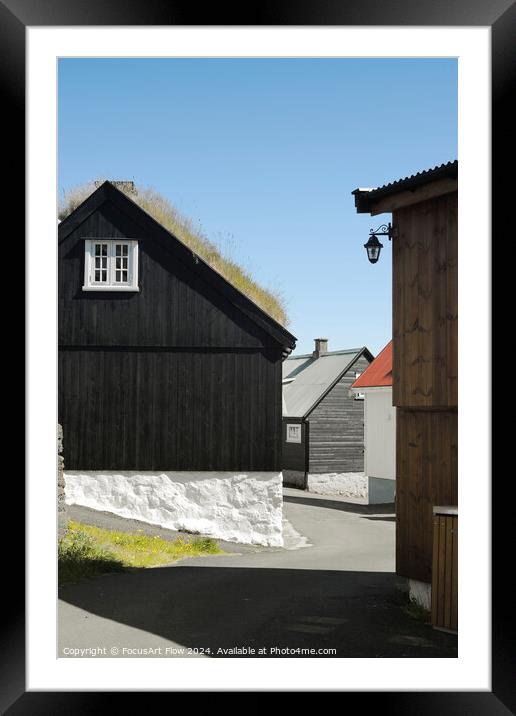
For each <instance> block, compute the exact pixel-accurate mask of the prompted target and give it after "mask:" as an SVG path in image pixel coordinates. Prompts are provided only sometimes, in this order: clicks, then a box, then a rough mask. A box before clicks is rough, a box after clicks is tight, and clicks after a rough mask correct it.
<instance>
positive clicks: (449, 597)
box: [432, 515, 458, 631]
mask: <svg viewBox="0 0 516 716" xmlns="http://www.w3.org/2000/svg"><path fill="white" fill-rule="evenodd" d="M433 542H434V544H433V569H432V625H433V626H434V627H437V628H440V629H446V630H450V631H457V621H458V608H457V607H458V598H457V591H458V573H457V569H458V561H457V545H458V517H457V516H455V515H434V539H433Z"/></svg>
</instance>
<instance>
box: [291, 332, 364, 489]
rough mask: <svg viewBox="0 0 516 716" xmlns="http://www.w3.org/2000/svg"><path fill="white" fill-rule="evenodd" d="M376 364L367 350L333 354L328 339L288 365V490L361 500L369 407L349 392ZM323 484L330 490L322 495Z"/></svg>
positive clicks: (318, 341)
mask: <svg viewBox="0 0 516 716" xmlns="http://www.w3.org/2000/svg"><path fill="white" fill-rule="evenodd" d="M372 360H373V355H372V353H371V352H370V351H369V350H368V349H367V348H366V347H362V348H352V349H348V350H340V351H328V341H327V339H325V338H316V339H315V350H314V352H313V353H310V354H307V355H299V356H290V357H289V358H287V360H285V361H284V363H283V452H282V467H283V481H284V484H286V485H291V486H295V487H300V488H303V489H310V490H313V491H318V492H319V491H324V492H326V491H327V492H337V493H339V494H350V495H353V494H360V490H361V489H362V481H363V480H362V479H361V476H360V474H359V473H362V472H363V469H364V406H363V400H362V399H361V396H360V395H358V396H357V395H353V393H352V392H351V391H350V387H351V385H352V383H353V382H354V381H355V380H356V378H357V377H358V375H360V373H362V372H363V371H364V370H365V369H366V368H367V366H368V365H369V363H371V361H372ZM349 473H356V474H357V476H356V478H354V476H352V475H349ZM324 483H326V485H327V489H324V488H322V489H319V487H318V485H319V486H321V485H322V484H324Z"/></svg>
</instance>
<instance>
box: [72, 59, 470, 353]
mask: <svg viewBox="0 0 516 716" xmlns="http://www.w3.org/2000/svg"><path fill="white" fill-rule="evenodd" d="M58 141H59V157H58V164H59V191H60V193H61V192H62V190H63V189H66V188H71V187H73V186H76V185H78V184H81V183H84V182H87V181H90V180H92V179H96V178H108V179H132V180H134V181H135V182H136V183H137V184H140V185H144V186H153V187H154V188H156V189H157V190H158V191H160V192H161V193H162V194H164V195H165V196H167V197H168V198H169V199H170V200H171V201H172V203H173V204H175V206H176V207H177V208H178V209H179V210H180V211H181V212H183V213H184V214H186V215H187V216H189V217H190V218H191V219H193V220H194V221H195V222H197V223H198V224H200V226H201V227H202V229H203V230H204V232H205V233H206V234H207V235H208V236H209V237H210V238H211V239H212V240H214V241H215V242H216V243H217V244H219V245H220V246H221V247H222V248H223V249H225V250H226V251H229V252H230V253H231V255H232V257H233V258H235V259H236V260H238V261H240V262H242V263H243V264H244V265H246V266H247V267H248V268H249V269H250V270H251V272H252V273H253V275H254V276H255V278H256V279H257V280H258V281H259V282H260V283H262V284H263V285H265V286H271V287H274V288H278V289H280V290H281V291H282V293H283V295H284V296H285V298H286V301H287V310H288V313H289V316H290V324H289V330H290V331H291V332H292V333H294V335H295V336H297V338H298V344H297V349H296V352H308V351H311V350H312V346H313V338H315V337H317V336H320V337H325V338H328V339H329V349H330V350H337V349H342V348H353V347H356V346H362V345H366V346H368V347H369V348H370V350H371V351H372V352H373V353H374V354H376V353H377V352H378V351H379V350H380V349H381V348H382V347H383V345H384V344H385V343H386V342H387V341H388V340H389V339H390V337H391V246H390V243H389V241H388V240H387V239H386V240H385V241H383V243H384V247H385V248H384V250H383V253H382V256H381V258H380V261H379V262H378V263H377V264H375V265H374V266H373V265H371V264H369V263H368V261H367V259H366V254H365V250H364V248H363V244H364V243H365V241H366V240H367V236H368V232H369V229H370V228H376V227H377V226H379V225H380V224H381V223H383V222H384V221H388V220H389V219H390V215H382V216H376V217H370V216H368V215H365V214H362V215H359V214H357V213H356V211H355V208H354V201H353V197H352V196H351V191H352V190H353V189H355V188H357V187H359V186H360V187H374V186H378V185H381V184H383V183H385V182H388V181H393V180H396V179H399V178H400V177H403V176H406V175H408V174H412V173H414V172H417V171H420V170H422V169H427V168H429V167H433V166H435V165H436V164H441V163H442V162H446V161H449V160H452V159H456V158H457V63H456V60H454V59H449V60H448V59H62V60H60V62H59V125H58Z"/></svg>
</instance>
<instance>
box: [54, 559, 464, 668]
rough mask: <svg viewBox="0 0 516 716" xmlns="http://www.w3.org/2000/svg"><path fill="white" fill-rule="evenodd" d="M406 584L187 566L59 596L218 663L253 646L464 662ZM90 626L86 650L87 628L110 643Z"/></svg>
mask: <svg viewBox="0 0 516 716" xmlns="http://www.w3.org/2000/svg"><path fill="white" fill-rule="evenodd" d="M213 559H214V560H216V559H218V558H216V557H214V558H213ZM399 585H400V580H399V578H398V577H396V575H394V574H392V573H385V572H342V571H326V570H304V569H260V568H246V567H227V566H224V565H220V566H213V567H210V566H197V567H195V566H191V562H190V563H186V562H185V563H184V564H179V565H177V566H175V567H165V568H159V569H147V570H138V571H135V572H133V573H130V574H120V575H116V576H115V575H106V576H104V577H100V578H96V579H91V580H89V581H85V582H82V583H80V584H75V585H66V586H64V587H61V588H60V590H59V596H60V599H61V600H62V601H64V602H67V603H68V604H70V605H74V606H75V607H79V608H80V609H82V610H84V612H86V613H88V614H90V615H92V614H93V615H97V616H99V617H102V618H103V619H107V620H110V621H112V622H118V623H119V624H125V625H128V626H130V627H133V628H136V629H139V630H143V631H144V632H147V633H148V634H149V635H157V636H159V637H162V638H165V639H167V640H169V641H171V642H173V643H175V644H180V645H183V646H186V647H192V648H203V649H209V650H210V653H209V656H211V657H224V656H234V654H231V653H228V652H226V653H225V652H224V650H229V649H232V648H235V647H245V646H247V647H253V648H255V649H260V648H262V649H266V653H262V654H259V653H255V654H247V655H249V656H267V657H271V656H273V657H274V656H285V654H281V653H272V651H271V649H273V648H275V649H279V650H281V649H285V648H287V647H289V648H291V649H292V648H300V649H335V650H336V652H335V653H332V654H296V653H293V654H289V656H294V657H296V656H314V655H317V656H319V655H321V656H330V657H331V656H337V657H456V655H457V639H456V637H454V636H452V635H449V634H445V633H443V632H437V631H435V630H433V629H432V628H431V627H430V626H429V625H428V624H425V623H422V622H420V621H416V620H415V619H413V618H411V617H410V616H409V615H408V614H407V613H406V612H405V611H404V605H403V603H402V601H400V594H401V593H400V591H399V590H398V588H397V587H398V586H399ZM72 614H73V613H72ZM77 618H79V617H77ZM80 618H81V620H82V627H81V634H82V639H83V641H84V638H85V632H84V629H85V628H86V629H87V630H90V629H91V634H90V633H89V631H87V632H86V634H87V637H88V641H89V643H90V644H94V645H96V646H98V645H100V644H102V643H103V639H104V634H105V629H104V628H103V627H102V626H99V624H103V623H102V622H98V621H97V620H94V619H91V618H90V619H89V621H88V622H86V621H84V620H85V619H87V618H88V617H87V615H86V617H85V616H83V615H81V617H80ZM74 619H75V617H73V616H71V615H70V613H69V612H68V615H67V621H66V622H65V623H62V622H61V621H60V633H59V636H60V644H61V647H62V646H68V647H70V646H71V647H73V646H75V644H74V623H73V620H74ZM85 624H86V625H87V626H86V627H85V626H84V625H85ZM90 636H91V640H90ZM128 638H130V634H129V636H128ZM149 643H150V644H152V641H151V639H149ZM105 646H107V647H110V646H111V644H109V643H106V644H105ZM220 650H222V651H220Z"/></svg>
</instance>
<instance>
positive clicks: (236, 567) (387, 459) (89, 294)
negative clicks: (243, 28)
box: [55, 56, 462, 668]
mask: <svg viewBox="0 0 516 716" xmlns="http://www.w3.org/2000/svg"><path fill="white" fill-rule="evenodd" d="M458 69H459V65H458V59H457V57H136V56H135V57H101V56H99V57H81V56H77V57H72V56H68V57H60V58H58V61H57V68H56V71H57V192H56V210H55V211H56V216H55V221H56V233H57V241H58V247H57V281H58V314H57V330H58V368H57V382H58V395H57V396H56V400H57V401H58V424H57V425H56V435H57V440H56V451H55V459H56V463H57V466H58V470H57V478H56V479H57V486H56V489H57V492H56V494H57V500H56V514H57V522H58V530H57V532H58V535H57V537H58V545H57V562H58V563H57V569H58V587H57V594H58V622H57V632H58V633H57V658H58V659H67V660H73V659H92V658H94V659H98V658H101V659H102V658H107V659H113V658H116V659H134V658H139V659H142V658H145V659H170V658H173V659H184V658H189V659H192V658H193V659H198V660H199V659H200V660H206V659H208V660H210V659H211V660H214V659H221V658H233V659H234V658H238V659H248V658H255V659H279V660H281V659H285V658H297V659H306V658H312V659H325V660H328V659H330V660H331V659H335V658H337V659H339V658H341V659H342V658H348V659H355V658H358V659H360V658H369V659H370V658H374V659H385V658H396V659H399V658H402V659H404V658H405V659H429V658H430V659H443V658H444V659H452V660H455V659H457V657H458V622H459V614H458V611H459V610H458V584H459V579H460V577H459V575H458V512H459V510H458V504H459V494H458V385H459V376H458V373H459V370H458V365H459V364H458V303H459V301H458V276H459V270H458V206H459V164H460V162H461V160H460V161H459V154H458V102H459V95H458ZM461 166H462V164H461ZM461 186H462V174H461ZM461 375H462V374H461ZM461 380H462V379H461ZM461 385H462V383H461ZM461 504H462V503H461ZM461 548H462V543H461ZM425 663H426V662H425ZM401 668H403V667H401Z"/></svg>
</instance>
